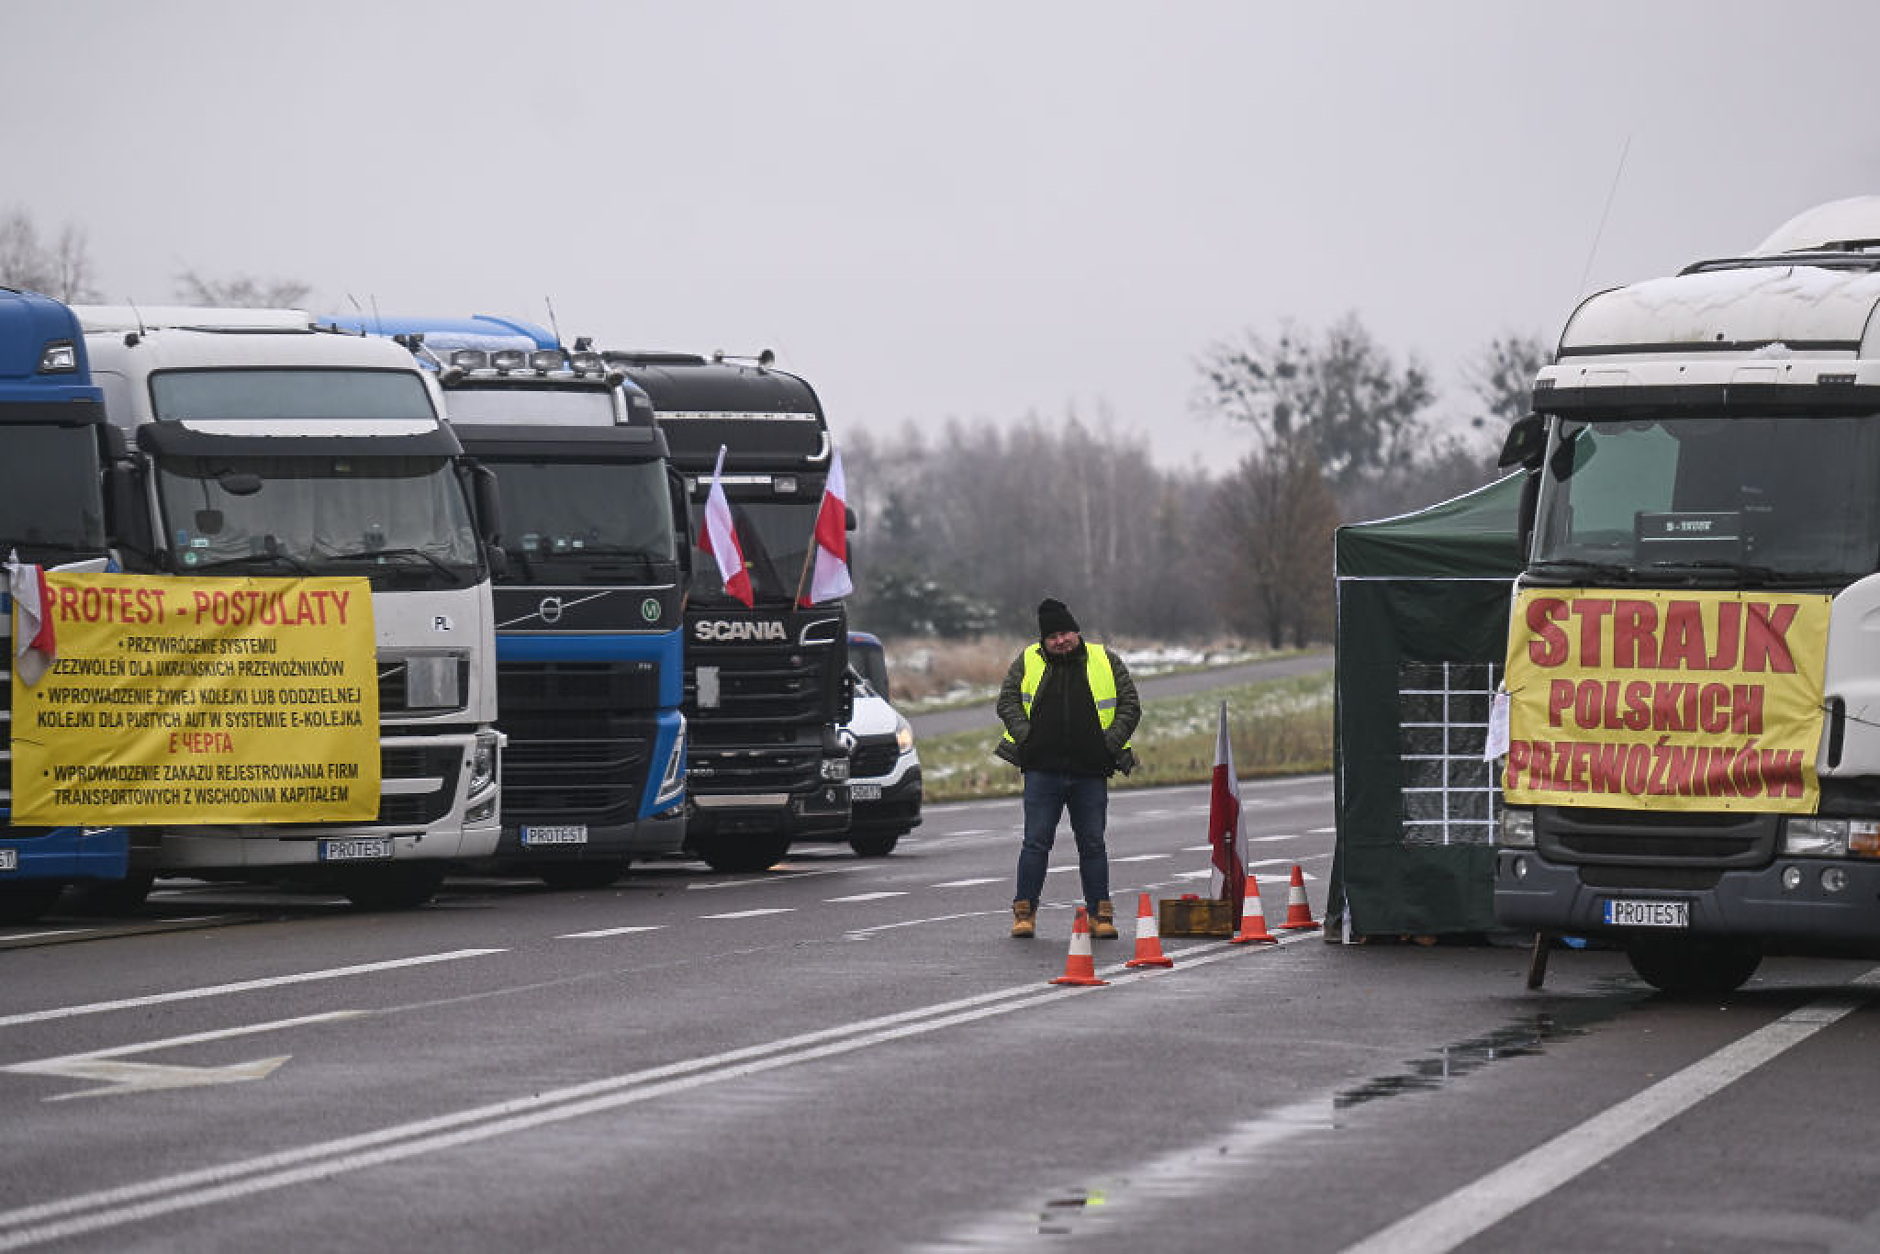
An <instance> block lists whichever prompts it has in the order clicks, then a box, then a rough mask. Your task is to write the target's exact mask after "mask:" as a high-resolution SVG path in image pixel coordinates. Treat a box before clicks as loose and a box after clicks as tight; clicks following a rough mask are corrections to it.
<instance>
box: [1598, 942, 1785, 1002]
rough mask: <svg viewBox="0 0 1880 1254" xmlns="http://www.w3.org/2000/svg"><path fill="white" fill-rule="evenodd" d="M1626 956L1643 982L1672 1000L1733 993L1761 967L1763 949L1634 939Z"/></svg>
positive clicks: (1717, 943)
mask: <svg viewBox="0 0 1880 1254" xmlns="http://www.w3.org/2000/svg"><path fill="white" fill-rule="evenodd" d="M1625 956H1626V957H1627V958H1628V959H1630V960H1631V962H1632V969H1633V970H1634V971H1636V972H1638V974H1639V978H1640V979H1642V980H1644V981H1645V982H1646V983H1647V984H1650V985H1651V986H1652V987H1653V988H1656V989H1661V990H1663V991H1664V992H1666V993H1668V994H1670V995H1671V996H1673V997H1714V996H1716V995H1718V994H1720V993H1729V992H1734V991H1735V990H1737V989H1739V988H1741V987H1743V985H1744V983H1745V982H1747V981H1748V979H1749V977H1750V976H1752V975H1754V974H1756V968H1757V967H1758V966H1760V965H1762V953H1761V951H1760V950H1757V949H1756V948H1755V947H1753V946H1749V945H1744V944H1741V943H1737V942H1732V941H1722V940H1635V941H1631V942H1629V943H1628V944H1627V945H1626V947H1625Z"/></svg>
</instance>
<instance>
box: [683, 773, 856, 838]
mask: <svg viewBox="0 0 1880 1254" xmlns="http://www.w3.org/2000/svg"><path fill="white" fill-rule="evenodd" d="M849 814H850V811H849V789H848V785H847V784H824V785H822V786H821V787H819V788H817V789H816V790H815V791H814V792H800V793H701V792H698V791H696V790H692V791H689V792H688V794H687V798H686V835H687V837H688V838H691V837H712V836H731V835H738V834H742V833H749V834H752V835H764V836H786V837H788V838H790V839H791V840H813V839H816V838H818V837H829V838H838V837H840V836H842V835H843V834H845V833H846V832H847V831H848V830H849Z"/></svg>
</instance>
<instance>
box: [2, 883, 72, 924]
mask: <svg viewBox="0 0 1880 1254" xmlns="http://www.w3.org/2000/svg"><path fill="white" fill-rule="evenodd" d="M64 891H65V881H64V880H21V881H20V882H19V883H17V884H0V923H31V922H32V921H33V920H35V919H37V918H38V917H39V916H40V915H42V914H45V913H46V912H47V911H48V910H51V909H52V907H53V906H55V905H57V904H58V902H59V894H60V893H62V892H64Z"/></svg>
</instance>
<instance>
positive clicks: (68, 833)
mask: <svg viewBox="0 0 1880 1254" xmlns="http://www.w3.org/2000/svg"><path fill="white" fill-rule="evenodd" d="M122 449H123V442H122V439H121V437H119V436H118V433H117V432H116V430H115V429H114V428H112V427H111V426H110V425H109V424H108V423H107V422H106V421H105V415H104V401H103V395H102V393H101V392H100V391H99V390H98V389H97V388H96V387H94V386H93V385H92V380H91V372H90V369H89V367H88V364H87V361H86V355H85V340H84V336H83V335H82V334H81V333H80V331H79V325H78V319H77V318H76V316H74V314H73V313H72V311H71V310H70V309H68V308H67V307H66V306H65V305H63V304H61V303H59V302H58V301H56V300H53V299H52V298H50V297H47V296H41V295H39V294H37V293H35V292H21V291H14V290H13V289H11V288H0V560H4V559H6V558H8V557H9V556H12V555H17V557H18V560H19V561H20V562H22V563H31V564H35V565H39V566H44V567H49V568H50V567H58V566H66V565H71V564H74V563H83V562H88V561H97V560H102V559H106V558H108V557H109V556H110V537H109V533H108V530H107V527H106V520H105V508H104V493H103V488H102V469H103V467H104V466H105V465H106V464H107V463H108V462H109V461H110V460H111V459H112V458H113V457H114V456H116V455H119V454H121V453H122ZM12 632H13V604H12V599H11V597H10V596H9V595H8V593H7V591H6V582H5V580H4V579H0V643H4V648H0V725H4V728H5V735H4V736H3V737H0V762H3V763H4V772H3V773H0V922H27V921H30V920H32V919H34V918H37V917H38V916H39V915H41V914H43V913H45V912H46V911H47V910H49V909H51V908H52V907H53V905H54V904H56V903H57V901H58V899H59V896H60V894H61V893H62V892H63V890H64V888H65V887H66V885H67V884H73V883H86V882H90V883H106V882H121V881H122V880H123V879H124V877H125V873H126V869H127V866H128V860H129V853H130V838H129V835H128V833H127V832H126V831H125V830H124V829H123V828H117V827H107V828H91V827H51V828H47V827H16V826H14V825H13V823H12V822H11V815H12V808H13V807H12V799H13V794H12V784H13V780H12V745H13V736H14V735H15V734H16V733H20V734H30V732H29V729H27V728H25V727H23V726H21V725H20V724H19V723H16V722H15V720H14V718H13V708H12V697H13V688H14V677H13V674H12V669H13V662H14V643H15V642H14V640H13V636H12Z"/></svg>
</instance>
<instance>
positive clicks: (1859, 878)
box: [1495, 849, 1880, 957]
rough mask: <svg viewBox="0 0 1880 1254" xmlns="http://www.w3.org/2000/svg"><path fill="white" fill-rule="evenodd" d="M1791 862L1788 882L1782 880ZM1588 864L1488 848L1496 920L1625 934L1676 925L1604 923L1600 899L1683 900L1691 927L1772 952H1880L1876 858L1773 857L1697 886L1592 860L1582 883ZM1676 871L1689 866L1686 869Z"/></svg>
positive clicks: (1658, 932)
mask: <svg viewBox="0 0 1880 1254" xmlns="http://www.w3.org/2000/svg"><path fill="white" fill-rule="evenodd" d="M1791 868H1793V869H1794V870H1795V871H1796V872H1798V873H1799V879H1798V880H1797V882H1796V884H1795V886H1794V887H1793V888H1789V887H1786V886H1785V885H1784V884H1783V878H1784V875H1785V874H1786V873H1787V872H1788V871H1789V870H1790V869H1791ZM1593 869H1594V868H1582V867H1579V866H1569V865H1564V864H1561V863H1556V862H1548V861H1546V860H1545V859H1543V858H1541V857H1540V856H1539V855H1537V854H1536V853H1535V852H1534V851H1533V850H1531V849H1502V850H1499V851H1497V853H1496V855H1495V919H1496V921H1497V922H1499V923H1501V924H1502V925H1503V926H1505V927H1509V928H1515V929H1518V930H1521V931H1540V932H1564V933H1570V934H1572V935H1576V936H1606V937H1624V936H1638V935H1653V936H1661V937H1667V938H1668V937H1671V936H1675V935H1677V934H1678V933H1677V932H1676V931H1674V930H1671V929H1665V928H1615V927H1612V926H1610V925H1608V924H1607V923H1606V922H1605V903H1606V902H1608V901H1611V900H1614V899H1616V898H1622V899H1625V900H1628V901H1683V902H1688V903H1689V908H1690V928H1689V931H1690V933H1692V934H1702V935H1706V936H1737V937H1743V938H1745V939H1751V940H1755V941H1758V942H1760V943H1762V944H1763V946H1764V949H1765V951H1766V952H1768V953H1771V954H1795V955H1807V954H1816V955H1823V956H1865V957H1880V908H1876V905H1875V902H1876V901H1880V865H1877V864H1873V863H1864V862H1855V861H1850V860H1846V859H1840V858H1778V859H1777V860H1776V861H1775V862H1773V863H1772V864H1770V865H1769V866H1767V867H1757V868H1753V869H1745V870H1720V871H1715V872H1712V873H1711V874H1714V875H1715V876H1716V883H1715V885H1714V886H1711V887H1703V888H1691V887H1684V888H1666V887H1659V886H1653V887H1647V885H1650V884H1651V883H1652V879H1653V876H1652V874H1651V871H1650V870H1649V869H1648V870H1646V871H1645V872H1643V873H1641V874H1639V875H1637V876H1635V877H1634V881H1633V883H1631V884H1628V883H1627V880H1626V876H1625V870H1624V869H1623V868H1617V867H1606V866H1602V867H1599V868H1596V869H1597V871H1598V875H1599V880H1600V882H1599V883H1598V884H1597V885H1596V886H1595V885H1590V884H1587V883H1586V882H1585V880H1584V877H1583V875H1582V872H1583V871H1585V870H1593ZM1830 869H1833V870H1838V871H1840V872H1842V873H1843V875H1844V876H1845V880H1844V883H1843V885H1842V887H1841V888H1840V889H1839V890H1838V891H1830V890H1829V889H1828V888H1827V887H1826V886H1824V884H1823V883H1822V879H1823V872H1825V871H1828V870H1830ZM1685 874H1689V872H1686V873H1685Z"/></svg>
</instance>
